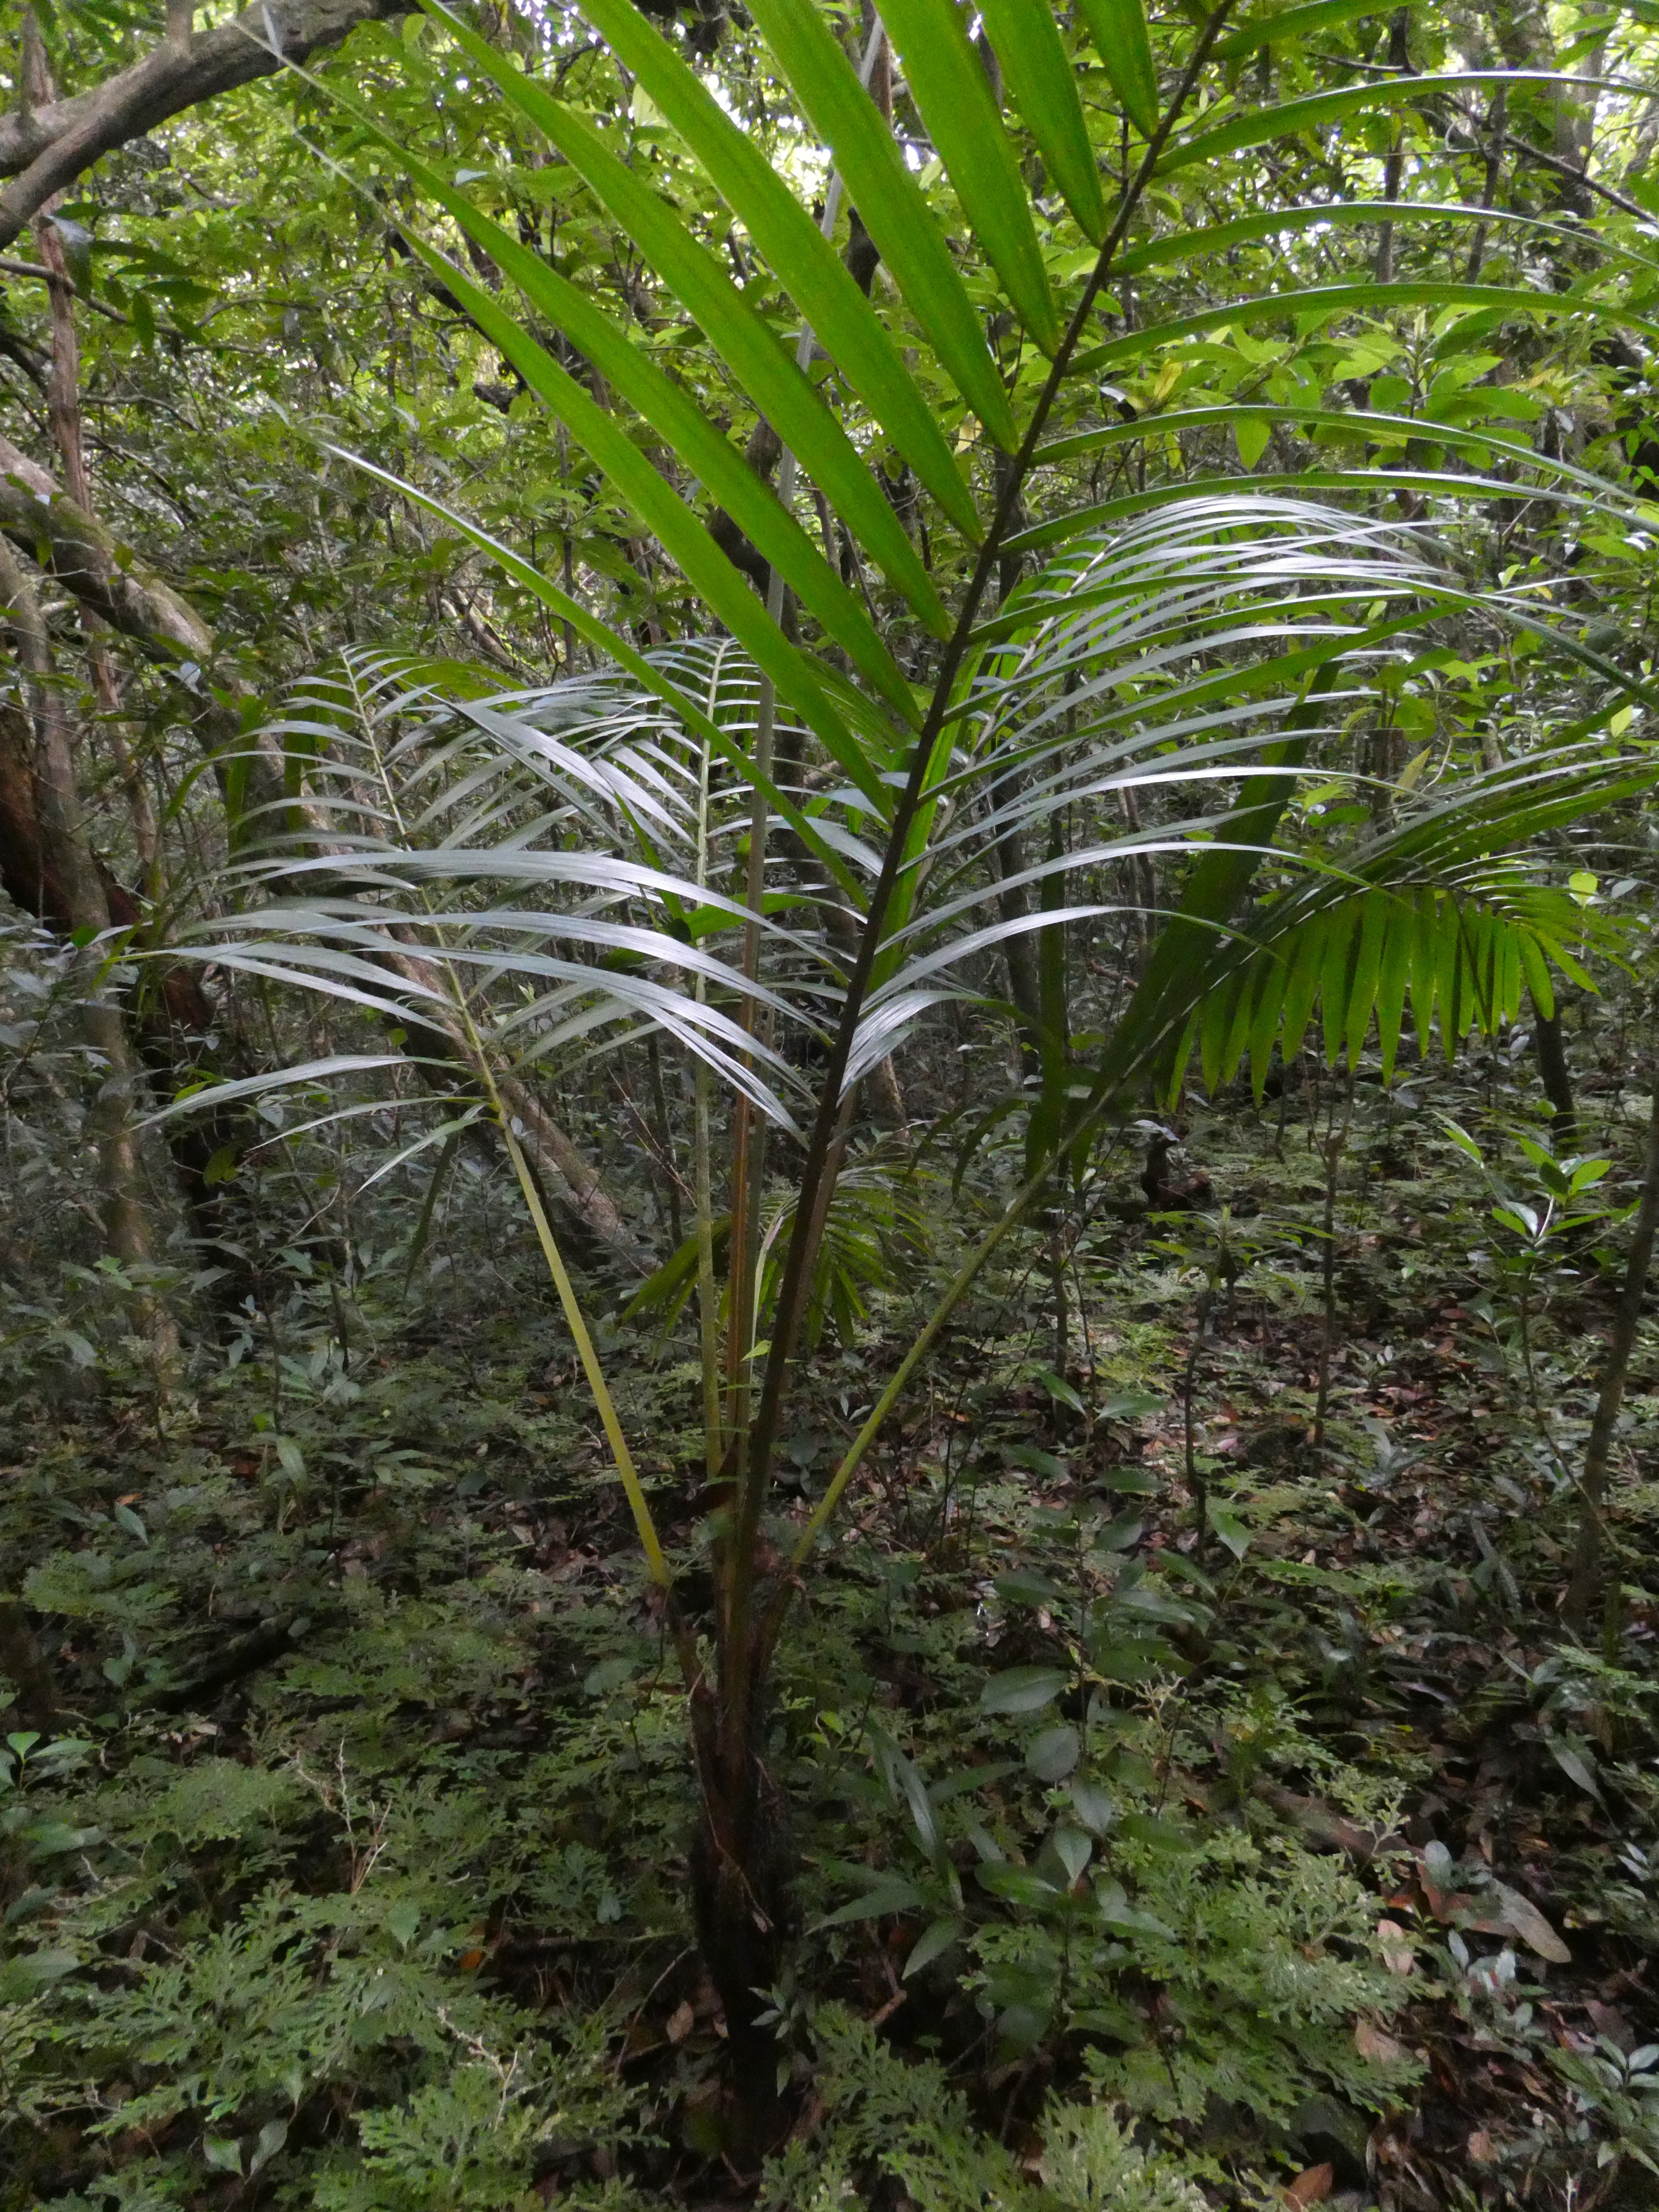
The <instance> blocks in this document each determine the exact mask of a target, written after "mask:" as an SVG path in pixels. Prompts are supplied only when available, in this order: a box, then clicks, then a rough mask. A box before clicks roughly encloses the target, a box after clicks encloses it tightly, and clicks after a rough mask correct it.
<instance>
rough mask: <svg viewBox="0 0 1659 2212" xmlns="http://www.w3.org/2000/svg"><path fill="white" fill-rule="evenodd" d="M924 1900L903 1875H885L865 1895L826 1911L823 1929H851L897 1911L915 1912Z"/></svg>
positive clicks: (912, 1883)
mask: <svg viewBox="0 0 1659 2212" xmlns="http://www.w3.org/2000/svg"><path fill="white" fill-rule="evenodd" d="M923 1902H924V1899H923V1897H922V1893H921V1891H920V1890H919V1889H918V1888H917V1887H916V1885H915V1882H913V1881H906V1880H905V1879H904V1877H903V1876H902V1875H883V1876H882V1878H881V1879H880V1880H879V1881H876V1882H874V1883H872V1885H871V1887H869V1888H868V1889H867V1890H866V1892H865V1893H864V1895H863V1896H862V1897H855V1898H854V1899H853V1900H852V1902H851V1903H850V1904H848V1905H841V1906H840V1907H838V1908H837V1910H836V1911H834V1912H830V1913H827V1914H826V1915H825V1916H824V1917H823V1919H822V1920H820V1921H819V1922H818V1923H817V1926H818V1927H820V1928H848V1927H851V1926H853V1925H854V1923H857V1922H858V1921H860V1920H885V1919H887V1918H888V1917H889V1916H890V1915H891V1914H893V1913H896V1912H914V1911H915V1909H916V1907H917V1906H918V1905H921V1904H922V1903H923Z"/></svg>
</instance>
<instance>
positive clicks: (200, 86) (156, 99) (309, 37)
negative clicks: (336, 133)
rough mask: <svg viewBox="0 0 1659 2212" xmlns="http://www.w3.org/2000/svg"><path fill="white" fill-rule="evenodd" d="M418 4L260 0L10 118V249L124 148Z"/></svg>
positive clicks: (6, 152)
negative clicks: (49, 206)
mask: <svg viewBox="0 0 1659 2212" xmlns="http://www.w3.org/2000/svg"><path fill="white" fill-rule="evenodd" d="M409 5H410V0H255V4H254V5H253V6H252V7H251V8H246V9H244V10H243V11H242V13H241V14H240V15H238V16H237V17H236V18H235V20H234V21H233V22H229V23H225V24H222V25H221V26H220V27H219V28H218V29H217V30H213V31H205V32H204V33H202V35H201V36H200V37H199V38H197V39H194V40H190V41H189V42H188V43H185V42H184V41H182V40H180V39H179V36H178V35H177V32H178V25H179V18H178V16H177V15H176V14H175V15H174V16H173V19H172V20H173V34H172V35H170V36H169V37H167V38H166V39H164V40H162V41H161V44H160V45H158V46H154V47H152V48H151V50H150V51H149V53H147V54H146V55H145V56H144V58H143V60H142V61H139V62H135V63H134V64H133V65H132V67H131V69H127V70H122V71H121V72H120V74H119V75H118V76H112V77H110V78H108V79H106V82H104V83H102V84H97V85H93V86H91V87H90V88H88V90H87V91H85V92H78V93H76V94H73V95H72V96H71V97H70V98H69V99H66V100H49V101H43V102H42V103H41V104H40V105H39V106H28V105H25V106H21V107H19V108H18V109H16V110H15V111H14V112H12V113H11V114H9V115H6V116H3V117H0V176H5V177H9V178H11V179H12V182H11V183H10V184H9V185H7V186H6V187H5V189H4V190H3V191H0V246H9V245H10V243H11V241H12V240H13V239H15V237H17V236H18V234H20V233H21V231H22V230H23V229H24V228H25V227H26V226H27V224H28V223H29V222H31V221H32V220H33V217H34V216H36V215H38V214H39V213H40V210H41V209H42V208H43V207H44V206H45V205H46V203H47V201H48V200H50V199H51V198H52V196H53V194H54V193H56V192H61V191H64V188H65V187H66V186H67V185H70V184H72V183H73V182H74V181H75V179H76V177H78V176H81V175H82V174H83V173H84V172H85V171H87V170H88V169H89V168H91V167H92V166H93V164H94V161H101V160H102V158H103V156H104V155H106V154H108V153H112V152H113V151H114V149H115V148H116V147H118V146H124V145H125V144H126V143H128V141H129V140H131V139H133V138H142V137H143V136H144V134H145V132H146V131H154V130H155V127H156V126H157V125H158V124H161V123H165V122H166V121H167V119H168V118H169V117H170V116H174V115H179V114H181V113H183V112H184V111H185V109H186V108H189V107H195V106H198V105H199V104H200V102H201V101H203V100H212V99H213V98H215V97H216V95H217V94H219V93H222V92H229V91H231V90H233V89H234V88H235V87H236V86H237V85H240V84H249V83H252V81H253V80H254V79H255V78H256V77H262V76H271V75H272V74H273V73H274V72H275V71H276V70H278V69H279V68H280V67H281V66H282V64H283V61H284V60H287V61H294V62H302V61H304V60H306V59H307V57H308V56H310V55H313V54H315V53H317V52H320V51H321V50H322V49H324V48H325V47H328V46H337V45H338V44H339V42H340V40H342V39H343V38H344V37H345V36H346V34H347V33H348V32H349V31H351V30H354V29H355V28H356V26H357V25H358V24H359V23H363V22H368V21H374V20H375V19H377V18H380V17H384V16H388V15H405V14H407V13H408V9H409Z"/></svg>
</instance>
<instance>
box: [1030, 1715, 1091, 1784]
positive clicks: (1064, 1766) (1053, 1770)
mask: <svg viewBox="0 0 1659 2212" xmlns="http://www.w3.org/2000/svg"><path fill="white" fill-rule="evenodd" d="M1082 1749H1083V1742H1082V1738H1081V1737H1080V1736H1079V1735H1078V1732H1077V1730H1076V1729H1074V1728H1072V1727H1070V1726H1069V1725H1066V1724H1065V1723H1062V1724H1061V1725H1060V1727H1059V1728H1051V1729H1043V1731H1042V1734H1041V1735H1037V1736H1034V1737H1033V1738H1032V1740H1031V1744H1030V1749H1029V1750H1028V1751H1027V1752H1026V1754H1025V1764H1026V1765H1027V1766H1028V1767H1030V1770H1031V1772H1032V1773H1033V1774H1035V1775H1036V1778H1037V1780H1038V1781H1039V1782H1063V1781H1064V1780H1065V1779H1066V1776H1067V1775H1068V1774H1069V1773H1070V1772H1071V1771H1072V1770H1073V1767H1075V1766H1076V1765H1077V1763H1078V1759H1079V1756H1080V1755H1081V1753H1082Z"/></svg>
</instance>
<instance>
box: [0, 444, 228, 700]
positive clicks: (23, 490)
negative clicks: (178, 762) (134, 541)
mask: <svg viewBox="0 0 1659 2212" xmlns="http://www.w3.org/2000/svg"><path fill="white" fill-rule="evenodd" d="M0 531H3V532H4V533H5V535H6V536H7V537H8V538H10V539H11V540H12V541H13V543H14V544H17V545H20V546H21V548H22V550H24V552H26V553H27V554H28V555H29V556H31V558H33V559H34V560H37V561H38V562H40V566H41V567H42V568H45V569H46V570H47V571H48V572H49V573H50V574H52V575H53V576H55V577H56V578H57V580H58V582H59V583H60V584H62V585H64V586H65V588H66V589H67V590H69V591H70V592H73V593H74V594H75V597H76V599H79V600H80V602H81V604H82V606H85V607H90V608H91V609H92V611H93V612H94V614H98V615H101V616H102V617H103V618H104V620H105V621H106V623H108V624H109V625H110V627H111V629H118V630H121V631H123V632H125V635H127V636H128V637H131V638H136V639H137V641H138V642H139V644H140V645H142V646H143V647H145V648H146V649H147V650H148V651H149V653H152V654H154V655H155V656H156V657H158V658H161V659H167V660H175V659H179V658H180V657H183V658H184V659H191V660H197V661H200V662H203V663H204V664H205V663H206V662H207V661H209V660H210V659H211V658H212V655H213V649H214V641H213V632H212V631H211V629H209V627H208V625H207V624H206V623H204V621H203V620H202V617H200V615H198V614H197V611H196V610H195V608H194V607H192V606H191V605H189V603H188V602H187V601H186V600H185V599H180V598H179V594H178V592H175V591H173V590H171V589H170V588H169V587H168V586H167V585H166V584H164V583H163V582H162V581H161V578H160V577H159V576H158V575H156V574H155V572H154V571H153V570H151V569H149V568H145V567H143V564H142V563H141V562H138V561H137V560H135V559H134V557H133V556H132V554H131V552H130V551H129V550H127V549H126V548H125V546H124V545H122V544H120V543H119V542H118V539H117V538H116V537H115V535H114V533H113V532H112V531H110V530H108V529H106V527H105V526H104V524H103V523H101V522H100V521H99V520H98V519H97V517H96V516H95V515H91V514H88V513H87V511H86V509H85V507H79V506H77V505H76V502H75V501H74V500H72V499H70V497H69V495H67V493H64V492H62V491H59V490H58V487H57V486H56V485H55V484H54V483H53V482H52V478H51V477H49V476H48V475H47V474H46V471H45V470H44V469H43V468H40V467H39V466H37V465H36V464H35V463H34V462H33V461H32V460H30V459H29V458H28V455H27V453H21V452H20V451H19V450H18V448H17V447H15V446H14V445H13V444H12V442H11V441H10V439H9V438H7V437H4V436H0Z"/></svg>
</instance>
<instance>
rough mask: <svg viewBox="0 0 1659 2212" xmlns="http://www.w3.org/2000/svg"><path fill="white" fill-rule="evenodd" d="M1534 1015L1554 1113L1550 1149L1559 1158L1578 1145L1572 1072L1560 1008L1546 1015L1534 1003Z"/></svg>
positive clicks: (1535, 1040) (1536, 1045)
mask: <svg viewBox="0 0 1659 2212" xmlns="http://www.w3.org/2000/svg"><path fill="white" fill-rule="evenodd" d="M1532 1014H1533V1023H1532V1048H1533V1051H1534V1054H1535V1055H1536V1056H1537V1060H1538V1076H1539V1080H1540V1081H1541V1083H1542V1085H1543V1086H1544V1096H1545V1097H1546V1098H1547V1099H1548V1100H1549V1102H1550V1104H1551V1105H1552V1106H1553V1108H1554V1109H1555V1119H1554V1120H1553V1122H1552V1123H1551V1124H1550V1138H1551V1149H1552V1150H1553V1152H1555V1154H1556V1157H1557V1158H1559V1157H1560V1155H1561V1154H1562V1153H1563V1152H1571V1150H1572V1148H1573V1146H1575V1145H1576V1144H1577V1141H1578V1109H1577V1104H1576V1103H1574V1100H1573V1095H1572V1072H1571V1069H1570V1068H1569V1067H1568V1066H1567V1054H1566V1048H1565V1045H1564V1043H1563V1042H1562V1038H1561V1015H1560V1012H1559V1008H1558V1010H1557V1011H1556V1012H1554V1013H1553V1014H1546V1013H1544V1012H1542V1011H1541V1008H1540V1006H1539V1004H1538V1001H1537V1000H1536V999H1534V1000H1533V1002H1532Z"/></svg>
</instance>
